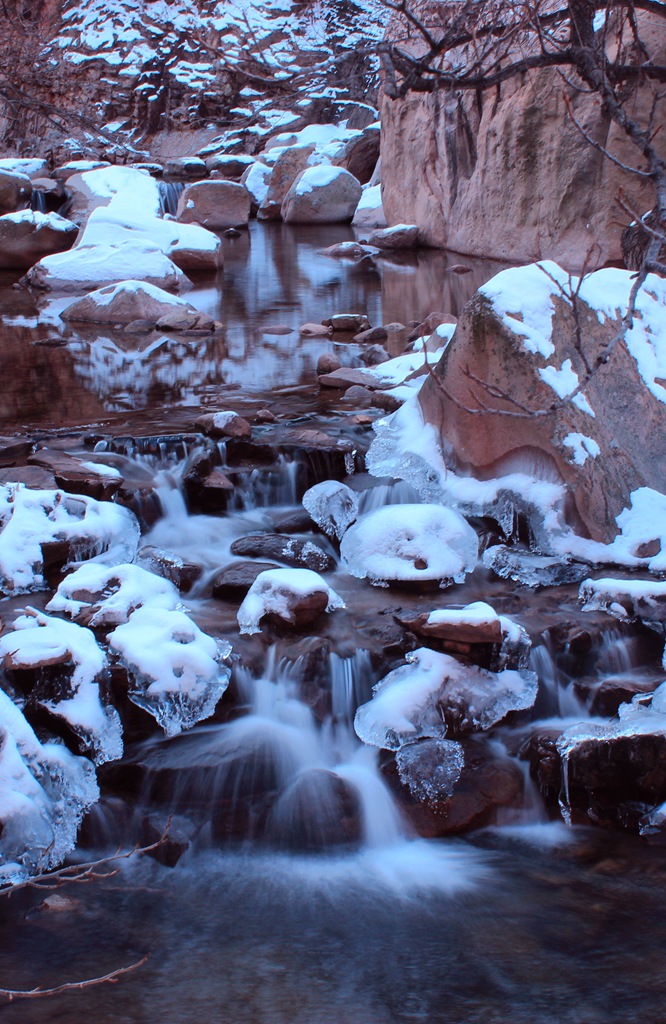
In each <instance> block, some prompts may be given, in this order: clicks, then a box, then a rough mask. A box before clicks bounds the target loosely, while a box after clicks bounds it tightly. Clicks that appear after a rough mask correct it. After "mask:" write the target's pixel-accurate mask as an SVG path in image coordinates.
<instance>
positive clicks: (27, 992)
mask: <svg viewBox="0 0 666 1024" xmlns="http://www.w3.org/2000/svg"><path fill="white" fill-rule="evenodd" d="M149 958H150V953H145V954H144V955H143V956H142V957H141V959H140V960H137V961H136V963H133V964H129V966H127V967H119V968H118V969H117V970H115V971H109V973H108V974H102V975H100V977H99V978H85V979H84V980H83V981H66V982H65V983H64V985H55V986H54V987H53V988H42V987H41V985H38V986H37V987H36V988H30V989H20V988H0V996H4V997H5V998H6V999H7V1000H8V1002H10V1003H13V1002H14V1000H15V999H40V998H42V997H43V996H57V995H60V994H61V993H62V992H77V991H80V990H81V989H84V988H90V987H91V986H92V985H104V984H105V983H106V982H109V983H110V984H112V985H115V983H116V982H117V981H118V978H121V977H122V976H123V975H124V974H129V973H130V972H131V971H136V970H137V969H138V968H139V967H143V965H144V964H145V962H146V960H148V959H149Z"/></svg>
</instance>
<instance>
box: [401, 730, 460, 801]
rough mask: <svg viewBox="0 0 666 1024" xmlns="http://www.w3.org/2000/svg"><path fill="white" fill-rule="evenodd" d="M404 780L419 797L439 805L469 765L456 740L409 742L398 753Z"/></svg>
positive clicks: (447, 797) (450, 794)
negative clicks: (466, 764) (466, 765)
mask: <svg viewBox="0 0 666 1024" xmlns="http://www.w3.org/2000/svg"><path fill="white" fill-rule="evenodd" d="M395 763H396V766H397V768H398V775H399V776H400V781H401V782H402V783H404V785H405V786H407V787H408V788H409V791H410V793H411V794H412V796H413V797H414V798H415V799H416V800H420V801H422V802H423V803H426V804H430V805H431V806H436V805H437V804H438V803H439V802H440V801H444V800H448V799H449V797H450V796H452V794H453V790H454V788H455V784H456V782H457V781H458V779H459V778H460V776H461V774H462V770H463V768H464V766H465V754H464V751H463V748H462V746H461V744H460V743H458V742H457V741H456V740H441V739H426V740H421V741H420V742H419V743H408V744H406V746H404V747H401V748H400V750H398V751H397V753H396V755H395Z"/></svg>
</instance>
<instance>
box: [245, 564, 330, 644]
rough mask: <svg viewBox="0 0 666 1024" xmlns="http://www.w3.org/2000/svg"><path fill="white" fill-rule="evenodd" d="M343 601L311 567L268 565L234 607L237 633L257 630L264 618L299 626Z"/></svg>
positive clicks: (312, 620) (307, 623)
mask: <svg viewBox="0 0 666 1024" xmlns="http://www.w3.org/2000/svg"><path fill="white" fill-rule="evenodd" d="M344 606H345V605H344V601H343V600H342V598H341V597H339V596H338V594H336V593H335V591H334V590H331V588H330V587H329V586H328V584H327V583H326V581H325V580H324V579H322V577H321V576H320V575H319V574H318V573H316V572H314V571H313V570H312V569H269V570H267V571H266V572H262V573H260V574H259V575H258V576H257V578H256V580H255V581H254V583H253V584H252V586H251V587H250V589H249V591H248V593H247V596H246V597H245V600H244V601H243V603H242V605H241V606H240V608H239V609H238V625H239V626H240V631H241V633H258V632H259V631H260V629H261V626H260V623H261V621H262V620H263V619H264V618H265V617H268V618H271V619H276V620H277V621H278V622H280V623H282V624H283V625H285V624H286V625H289V626H293V627H295V628H297V629H300V628H301V627H303V626H307V625H309V624H310V623H311V622H314V621H315V619H317V618H319V616H320V615H322V614H323V613H324V612H331V611H334V610H335V609H336V608H344Z"/></svg>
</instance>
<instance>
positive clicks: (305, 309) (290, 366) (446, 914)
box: [0, 224, 666, 1024]
mask: <svg viewBox="0 0 666 1024" xmlns="http://www.w3.org/2000/svg"><path fill="white" fill-rule="evenodd" d="M349 236H350V232H349V229H347V228H338V227H331V228H317V229H314V228H313V229H311V230H302V229H301V230H298V232H295V231H294V230H293V229H290V228H287V227H285V226H283V225H257V224H253V225H252V227H251V229H250V231H249V232H248V233H245V234H243V235H241V237H240V238H238V239H235V240H228V241H226V240H225V248H226V265H225V269H224V272H223V274H221V275H220V277H219V279H215V278H206V279H200V280H199V281H198V282H197V285H196V287H195V289H194V290H193V291H192V292H191V293H189V295H188V298H190V299H191V301H193V302H194V303H195V304H196V305H197V306H198V307H199V308H201V309H202V310H205V311H206V312H208V313H210V314H212V315H214V316H215V317H217V318H219V319H221V320H222V321H223V322H224V323H225V324H226V332H225V334H224V336H223V337H215V338H203V339H202V338H184V337H173V336H172V337H163V336H160V335H148V336H141V337H137V336H133V335H129V334H126V333H125V332H116V331H107V332H104V333H102V332H100V331H95V332H92V331H86V332H75V331H73V330H71V329H70V328H65V327H64V326H63V324H62V322H61V321H59V320H58V317H57V313H58V311H59V309H62V308H63V306H64V305H65V304H66V301H69V300H57V299H56V300H50V301H46V303H45V302H44V299H40V300H39V301H40V308H39V309H38V307H37V305H36V300H35V298H34V297H33V296H31V295H30V293H28V292H26V291H23V290H16V289H12V288H11V281H10V280H9V279H7V278H5V279H4V280H3V281H2V282H0V313H1V315H2V321H1V322H0V371H1V372H2V379H3V387H2V389H1V391H0V430H1V431H2V432H4V433H9V432H14V431H19V432H20V431H25V432H26V433H28V434H29V435H30V436H39V435H40V434H42V433H45V434H46V433H50V432H51V431H53V430H64V431H70V432H73V433H74V434H76V432H77V429H78V428H81V430H85V429H88V428H90V427H97V426H101V427H104V428H106V427H108V428H109V430H110V431H111V432H116V433H119V432H124V431H125V430H132V431H136V432H141V431H143V432H149V431H153V430H161V431H164V430H169V431H176V430H181V429H184V428H187V427H188V425H190V424H191V422H192V420H193V419H194V418H195V417H196V415H198V414H199V412H200V411H201V410H202V409H205V408H209V407H211V408H219V407H220V405H223V407H225V406H226V407H229V406H231V407H233V408H236V409H238V410H239V411H241V412H248V413H251V412H252V411H254V410H256V409H258V408H260V407H261V406H262V405H269V406H270V408H271V409H272V410H273V411H274V412H275V413H276V414H278V416H279V417H281V418H283V419H284V420H285V421H287V422H289V421H293V420H294V419H296V418H297V417H309V418H310V419H312V418H316V419H317V421H318V422H320V423H322V424H324V425H327V426H328V427H329V428H331V427H333V428H334V429H336V430H337V429H338V428H339V427H340V424H341V423H342V424H343V429H349V428H347V427H345V422H346V420H345V417H348V416H349V412H348V411H347V412H344V411H340V410H339V409H338V408H337V406H336V405H335V402H333V401H332V400H331V399H330V398H328V397H326V396H320V395H319V394H318V390H317V386H316V381H315V366H316V362H317V359H318V357H319V355H320V354H321V353H322V352H326V351H335V352H336V354H338V355H339V357H340V358H341V359H342V361H343V362H347V363H353V362H354V361H355V360H357V359H358V355H359V351H360V350H359V349H358V346H354V345H353V343H351V342H350V341H349V340H348V339H345V338H341V339H340V340H337V339H336V341H335V342H334V341H331V340H328V339H302V338H301V337H300V335H299V334H298V328H299V327H300V325H301V324H302V323H305V322H307V321H320V320H321V319H322V318H323V317H326V316H329V315H331V314H332V313H335V312H346V311H354V312H365V313H367V314H368V316H369V317H370V320H371V322H372V323H375V324H377V323H389V322H394V321H399V322H401V323H403V324H407V323H409V321H412V320H420V319H421V318H423V317H424V316H425V315H427V314H428V313H429V312H431V311H433V310H441V311H443V312H450V313H453V314H457V313H459V312H460V309H461V308H462V305H463V304H464V302H465V301H466V300H467V298H469V296H470V295H471V294H472V293H473V292H474V290H475V289H476V288H477V287H478V286H479V285H480V284H481V283H483V281H484V280H486V279H487V278H488V277H489V276H491V275H492V274H493V273H494V272H496V270H498V269H500V267H499V265H493V264H481V263H474V264H470V266H471V267H472V272H471V273H469V274H467V275H465V276H457V275H455V274H451V273H447V270H446V268H447V266H448V265H451V264H452V263H456V262H460V258H459V257H456V256H451V255H447V254H445V253H439V252H434V251H432V252H420V253H418V254H414V255H412V256H409V257H405V258H404V259H401V260H386V259H382V260H378V261H363V262H361V263H359V264H356V265H354V264H350V263H347V262H344V263H341V262H338V261H335V260H331V259H330V258H327V257H325V256H322V255H321V253H320V251H319V250H320V249H321V248H323V247H324V246H326V245H330V244H332V243H333V242H336V241H342V240H345V239H347V238H349ZM276 325H278V326H286V327H290V328H292V329H293V331H292V333H291V334H269V333H266V328H270V327H272V326H276ZM402 344H404V335H402V336H400V335H396V336H395V339H394V340H392V341H391V342H390V346H392V351H391V354H398V352H399V351H400V350H401V346H402ZM63 443H64V444H66V443H68V439H66V441H64V442H63ZM76 443H77V442H76V438H74V439H73V440H72V444H73V446H74V447H76ZM193 528H194V529H195V530H196V523H195V524H194V525H193ZM332 583H333V586H334V587H335V589H336V590H337V591H339V592H340V593H341V595H342V596H343V597H344V598H345V600H346V601H347V604H348V606H349V608H350V609H351V611H350V613H349V615H348V616H347V618H346V619H344V620H343V619H340V620H338V621H340V622H343V624H344V625H343V629H344V630H346V631H347V634H346V636H345V637H342V636H340V635H339V630H340V628H341V627H340V626H337V627H336V625H335V621H336V620H335V616H331V617H330V618H331V623H330V624H327V625H326V626H325V627H323V629H324V630H329V629H330V631H331V633H330V635H331V637H332V638H333V639H334V640H335V643H338V644H339V643H341V642H342V641H343V640H345V641H346V642H347V644H348V645H349V646H350V647H351V649H352V650H353V649H354V648H356V647H357V646H359V644H362V643H363V642H364V640H363V636H364V630H367V632H366V633H365V642H366V643H368V640H367V636H368V635H369V634H370V633H371V628H370V627H372V624H373V622H376V617H377V614H378V611H380V610H383V611H384V612H385V613H386V621H387V622H389V621H390V619H391V615H392V614H393V613H396V612H399V611H400V610H401V608H403V609H405V608H406V609H408V610H412V611H413V612H417V611H422V610H426V609H427V608H428V607H432V601H433V600H434V599H435V598H433V596H432V595H430V596H425V597H424V596H418V595H406V594H402V595H400V594H399V593H396V592H390V593H389V592H385V591H376V590H374V589H372V588H369V587H368V586H367V585H366V584H365V583H362V582H360V581H358V580H354V579H352V578H351V577H347V576H345V575H344V574H342V573H336V574H335V577H334V579H333V580H332ZM480 598H485V599H486V600H489V601H491V602H492V603H493V604H494V605H495V607H496V608H497V610H498V611H500V612H502V613H505V614H512V615H515V616H516V617H517V618H518V619H519V621H521V622H523V623H524V624H525V625H526V626H527V627H528V628H529V629H530V632H532V633H533V634H535V635H538V633H539V632H540V631H541V630H542V629H543V628H544V627H545V625H546V624H549V623H550V624H552V623H553V622H555V621H559V620H562V621H570V620H571V618H573V617H575V616H576V615H577V614H578V611H577V606H576V599H575V588H563V589H560V590H552V591H544V592H542V593H540V594H539V595H538V596H535V595H533V594H531V593H526V592H525V591H513V592H511V591H510V590H508V588H507V584H505V583H503V582H498V581H495V582H494V583H491V582H490V581H489V580H488V576H487V573H485V572H484V571H483V570H478V571H477V572H476V573H474V574H473V575H472V576H471V577H470V578H469V580H468V581H467V582H466V584H465V585H464V587H462V588H459V589H457V590H456V594H455V600H457V601H460V602H467V601H471V600H478V599H480ZM40 599H41V595H36V601H37V603H39V602H40ZM15 604H16V601H14V602H3V604H2V610H3V611H4V612H5V613H8V612H9V610H10V607H11V608H13V607H14V605H15ZM194 605H195V609H196V617H197V621H199V623H200V624H201V625H202V627H203V628H204V629H209V630H210V631H211V632H216V633H218V634H221V635H228V636H229V637H230V638H233V639H234V644H235V646H236V649H237V650H240V651H241V653H244V647H243V644H248V648H247V649H248V653H249V654H251V650H250V647H249V642H247V641H245V640H244V641H243V643H239V642H238V638H237V637H236V636H232V634H234V633H235V629H236V624H235V611H236V608H235V607H232V606H231V605H229V606H226V605H225V604H223V603H220V602H217V603H216V602H212V601H211V600H207V599H206V598H205V597H204V598H199V599H197V600H196V601H195V602H194ZM336 628H337V629H338V635H335V630H336ZM526 836H527V837H529V838H530V842H529V843H527V842H526ZM113 849H114V844H113V843H112V842H111V843H110V845H109V846H108V852H112V850H113ZM665 881H666V864H665V863H664V858H663V853H662V851H661V850H660V849H659V848H651V847H646V846H645V845H644V844H642V843H639V842H638V841H637V840H633V839H630V838H627V837H623V836H619V835H616V834H614V833H611V832H602V831H597V832H594V831H591V830H590V831H581V830H575V831H572V830H567V829H566V827H565V826H564V825H563V824H562V823H558V824H555V825H553V824H552V823H551V824H548V823H546V824H544V823H543V819H542V823H541V824H534V825H533V826H532V827H531V828H530V829H529V830H528V831H527V833H526V832H523V833H522V838H521V839H517V838H516V837H515V836H514V837H513V838H512V837H511V835H510V834H509V832H508V831H507V830H506V829H505V830H504V831H502V832H499V833H498V832H494V833H486V834H482V835H477V836H474V837H472V839H471V840H470V841H467V842H463V841H453V840H448V841H429V842H426V841H420V842H416V843H413V842H412V843H407V842H405V843H402V844H401V843H398V844H397V845H395V846H394V847H391V848H382V849H373V848H366V849H365V850H364V851H363V852H362V853H359V854H356V855H354V856H348V857H346V858H345V857H339V858H331V857H323V856H322V857H315V856H313V857H310V858H305V857H296V856H287V855H283V854H274V855H272V856H269V855H267V854H264V855H260V854H258V853H255V854H252V853H248V854H246V855H244V854H241V853H238V854H236V855H232V854H223V853H220V852H210V851H208V852H199V853H196V854H195V853H189V854H187V855H186V856H185V857H184V858H183V860H182V861H181V862H180V863H179V864H178V866H177V867H176V868H175V869H166V868H163V867H161V866H159V865H157V864H155V863H153V862H152V861H148V860H145V859H144V860H143V861H141V862H139V863H133V864H132V865H130V866H129V867H127V868H126V869H125V870H123V871H122V872H121V873H120V874H119V875H117V876H116V877H114V878H113V879H110V880H107V881H95V882H91V883H89V884H87V885H78V886H75V885H70V886H69V887H65V888H61V889H60V890H58V892H57V895H58V896H63V897H66V898H67V899H68V900H69V903H68V904H67V905H66V906H65V907H64V908H63V909H60V910H57V909H42V910H40V909H39V908H40V905H41V904H42V901H43V899H44V896H45V895H48V894H45V893H37V892H33V891H30V890H28V891H26V892H21V893H15V894H14V895H13V896H12V897H10V898H8V897H7V896H4V897H0V912H1V915H0V987H2V986H4V987H6V988H16V989H27V988H32V987H34V986H36V985H41V986H45V987H48V986H53V985H61V984H63V983H64V982H68V981H77V980H80V979H85V978H92V977H98V976H100V975H103V974H105V973H107V972H109V971H113V970H115V969H117V968H119V967H122V966H124V965H128V964H131V963H133V962H135V961H137V960H138V959H139V958H140V957H142V956H143V955H144V954H146V953H150V959H149V960H148V962H147V963H146V964H145V965H144V966H143V967H141V968H140V969H138V970H136V971H135V972H133V973H131V974H129V975H127V976H125V977H123V978H121V979H120V980H119V981H118V983H117V984H115V985H101V986H96V987H92V988H86V989H84V990H82V991H78V992H73V993H69V994H66V995H59V996H54V997H50V998H48V999H43V1000H30V1001H25V1000H23V1001H19V1002H16V1003H15V1004H13V1005H11V1006H10V1005H6V1006H3V1005H2V1000H1V999H0V1018H1V1019H2V1021H7V1022H8V1024H46V1022H58V1024H157V1022H161V1024H195V1022H196V1024H199V1022H206V1024H393V1022H395V1024H402V1022H410V1021H429V1022H436V1024H439V1022H441V1024H602V1022H604V1024H605V1022H617V1024H621V1022H628V1024H633V1022H636V1024H638V1022H641V1024H661V1022H666V978H665V976H664V972H663V967H662V958H663V950H664V942H665V940H666V889H665V886H664V883H665Z"/></svg>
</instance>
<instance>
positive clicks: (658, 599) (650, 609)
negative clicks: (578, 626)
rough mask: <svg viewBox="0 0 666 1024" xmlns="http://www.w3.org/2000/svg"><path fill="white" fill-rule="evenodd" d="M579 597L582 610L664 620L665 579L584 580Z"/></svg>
mask: <svg viewBox="0 0 666 1024" xmlns="http://www.w3.org/2000/svg"><path fill="white" fill-rule="evenodd" d="M578 599H579V601H581V602H582V604H583V611H584V612H592V611H603V612H610V614H611V615H614V616H615V617H616V618H618V619H633V618H636V619H642V620H643V621H644V622H665V623H666V582H662V581H658V580H618V579H612V578H609V577H604V578H603V579H599V580H592V579H586V580H583V582H582V583H581V586H580V590H579V592H578Z"/></svg>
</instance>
